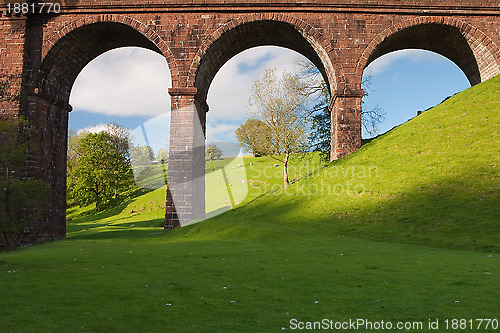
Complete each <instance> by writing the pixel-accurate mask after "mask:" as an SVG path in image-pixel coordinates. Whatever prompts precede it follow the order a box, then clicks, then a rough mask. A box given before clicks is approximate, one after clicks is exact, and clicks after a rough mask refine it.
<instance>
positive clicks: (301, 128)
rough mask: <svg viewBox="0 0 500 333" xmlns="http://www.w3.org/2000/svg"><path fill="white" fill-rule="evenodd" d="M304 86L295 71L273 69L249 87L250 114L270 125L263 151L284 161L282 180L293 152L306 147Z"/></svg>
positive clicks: (305, 98) (306, 99)
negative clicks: (293, 72)
mask: <svg viewBox="0 0 500 333" xmlns="http://www.w3.org/2000/svg"><path fill="white" fill-rule="evenodd" d="M306 88H307V86H306V85H305V84H304V82H302V81H301V80H300V79H299V78H298V77H297V76H296V75H294V74H292V73H287V72H284V73H283V74H282V75H281V76H280V77H278V76H277V75H276V70H275V69H270V70H266V71H265V73H264V78H263V79H262V80H257V81H255V83H254V85H253V87H252V94H251V98H250V105H249V109H250V110H249V111H250V113H251V114H252V115H253V118H254V119H256V120H258V121H261V122H263V123H264V124H265V125H266V126H268V128H269V140H267V143H268V145H267V147H266V149H265V153H266V154H268V155H270V156H271V157H272V158H274V159H275V160H277V161H279V162H281V163H283V182H284V185H285V187H286V186H288V185H290V182H289V180H288V164H289V162H290V159H291V157H292V156H293V155H292V154H295V153H302V152H305V151H306V150H307V144H308V141H307V138H308V133H309V128H310V124H309V122H308V119H307V112H308V111H307V103H308V98H309V94H308V92H307V90H306Z"/></svg>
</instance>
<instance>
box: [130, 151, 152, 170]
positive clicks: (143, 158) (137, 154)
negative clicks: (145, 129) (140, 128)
mask: <svg viewBox="0 0 500 333" xmlns="http://www.w3.org/2000/svg"><path fill="white" fill-rule="evenodd" d="M130 155H131V157H132V163H133V164H134V166H144V165H150V164H151V162H152V161H153V160H154V159H155V152H154V150H153V148H151V147H149V146H136V147H133V148H132V149H131V150H130Z"/></svg>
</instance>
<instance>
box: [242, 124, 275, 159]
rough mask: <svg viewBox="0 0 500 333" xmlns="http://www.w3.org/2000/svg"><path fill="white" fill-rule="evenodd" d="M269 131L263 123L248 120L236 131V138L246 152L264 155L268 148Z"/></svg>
mask: <svg viewBox="0 0 500 333" xmlns="http://www.w3.org/2000/svg"><path fill="white" fill-rule="evenodd" d="M270 131H271V129H270V128H269V126H267V125H266V124H265V123H264V122H262V121H260V120H258V119H255V118H250V119H248V120H247V121H246V122H245V123H244V124H242V125H241V126H240V127H238V128H237V129H236V132H235V134H236V138H237V139H238V142H239V143H240V145H241V146H242V147H243V148H245V151H246V152H251V153H253V154H254V155H255V156H262V155H266V154H267V152H268V147H269V146H270V142H269V140H270V138H271V133H270Z"/></svg>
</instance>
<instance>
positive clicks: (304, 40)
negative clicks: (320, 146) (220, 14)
mask: <svg viewBox="0 0 500 333" xmlns="http://www.w3.org/2000/svg"><path fill="white" fill-rule="evenodd" d="M264 45H272V46H281V47H285V48H288V49H291V50H293V51H296V52H298V53H300V54H302V55H304V56H305V57H306V58H308V59H309V60H310V61H311V62H312V63H313V64H314V65H315V66H317V67H318V69H319V70H320V72H321V74H322V75H323V78H324V79H325V82H327V84H328V86H329V88H330V92H332V93H333V92H334V91H335V90H336V89H338V86H340V83H339V82H343V76H342V75H343V74H342V67H341V64H340V61H335V60H336V59H338V57H337V54H336V52H335V50H334V47H333V45H332V44H331V43H330V42H329V41H327V40H326V39H324V38H323V36H322V34H321V33H320V32H319V31H318V30H317V29H315V28H313V27H312V26H311V25H309V24H307V23H305V22H304V21H301V20H299V19H297V18H294V17H290V16H287V15H284V14H271V13H258V14H252V15H243V16H240V17H238V18H237V19H235V20H232V21H229V22H228V23H226V24H224V25H222V26H220V27H219V28H218V29H217V30H216V31H215V32H213V33H212V34H211V35H210V36H208V38H206V39H205V40H204V41H203V44H202V45H201V47H200V48H199V49H198V51H197V53H196V55H195V57H194V60H193V62H192V63H191V66H190V69H189V74H188V82H187V83H188V87H193V86H194V87H196V88H197V91H198V98H199V99H200V100H202V101H205V100H206V96H207V93H208V89H209V87H210V84H211V82H212V79H213V78H214V76H215V74H216V73H217V72H218V71H219V69H220V68H221V67H222V66H223V65H224V63H226V62H227V61H228V60H229V59H231V58H232V57H233V56H235V55H237V54H238V53H240V52H242V51H245V50H247V49H249V48H252V47H256V46H264ZM332 61H333V62H332Z"/></svg>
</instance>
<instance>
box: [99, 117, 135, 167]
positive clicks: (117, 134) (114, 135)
mask: <svg viewBox="0 0 500 333" xmlns="http://www.w3.org/2000/svg"><path fill="white" fill-rule="evenodd" d="M104 132H107V133H108V134H109V135H110V136H111V142H112V143H113V145H114V146H115V148H116V149H117V150H118V153H119V154H120V155H122V156H124V157H125V158H126V159H127V161H130V149H129V145H130V142H131V141H132V137H131V134H130V131H129V130H128V129H126V128H125V127H122V126H120V125H118V124H115V123H111V124H107V125H106V128H105V130H104Z"/></svg>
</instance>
